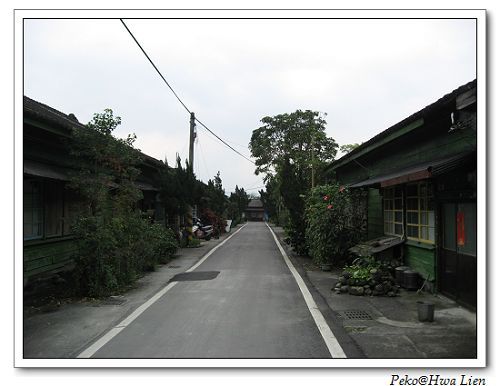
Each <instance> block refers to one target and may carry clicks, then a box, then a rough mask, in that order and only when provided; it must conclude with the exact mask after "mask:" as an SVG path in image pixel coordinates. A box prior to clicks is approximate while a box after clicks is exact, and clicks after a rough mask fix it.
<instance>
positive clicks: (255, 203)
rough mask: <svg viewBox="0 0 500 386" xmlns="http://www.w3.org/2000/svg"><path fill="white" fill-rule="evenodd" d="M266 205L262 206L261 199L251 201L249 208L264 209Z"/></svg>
mask: <svg viewBox="0 0 500 386" xmlns="http://www.w3.org/2000/svg"><path fill="white" fill-rule="evenodd" d="M262 207H264V205H263V204H262V201H261V200H259V199H253V200H250V202H249V203H248V208H262Z"/></svg>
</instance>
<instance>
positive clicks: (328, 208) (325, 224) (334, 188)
mask: <svg viewBox="0 0 500 386" xmlns="http://www.w3.org/2000/svg"><path fill="white" fill-rule="evenodd" d="M354 205H355V204H354V202H353V193H351V192H350V191H349V189H346V188H345V187H343V186H341V185H339V184H331V185H323V186H317V187H315V188H313V189H312V190H311V193H310V195H309V197H308V199H307V203H306V224H307V228H306V242H307V247H308V249H309V255H310V256H311V257H312V258H313V259H314V261H315V262H316V263H317V264H325V263H334V262H335V261H337V260H338V259H340V258H342V257H344V255H345V254H346V252H347V249H348V248H350V247H351V246H353V245H354V244H355V243H356V242H357V241H358V240H359V238H360V236H361V227H360V226H359V223H360V221H359V220H360V219H359V218H357V217H359V214H357V213H360V211H359V210H355V208H354Z"/></svg>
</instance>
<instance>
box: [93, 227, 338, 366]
mask: <svg viewBox="0 0 500 386" xmlns="http://www.w3.org/2000/svg"><path fill="white" fill-rule="evenodd" d="M193 273H194V275H191V274H188V277H186V276H184V279H189V280H188V281H178V282H177V284H176V285H175V286H173V287H172V288H171V289H169V290H168V291H167V292H166V293H165V294H164V295H163V296H161V297H160V298H159V299H158V300H157V301H156V302H154V303H153V304H152V305H151V306H150V307H149V308H147V309H146V310H145V311H144V312H143V313H142V314H140V315H139V316H138V317H137V318H136V319H135V320H133V322H132V323H130V324H129V325H127V326H126V327H125V328H123V329H121V332H120V333H119V334H117V335H116V336H114V337H113V338H112V339H111V340H109V341H108V342H107V343H105V344H104V345H103V346H102V347H101V348H100V349H99V350H98V351H96V352H95V353H94V354H93V355H92V358H331V356H330V353H329V351H328V348H327V346H326V344H325V342H324V340H323V338H322V336H321V334H320V332H319V330H318V327H317V326H316V324H315V322H314V320H313V317H312V316H311V313H310V311H309V309H308V308H307V305H306V302H305V300H304V298H303V296H302V294H301V292H300V290H299V287H298V285H297V282H296V281H295V279H294V277H293V276H292V274H291V272H290V269H289V268H288V267H287V265H286V264H285V261H284V259H283V257H282V256H281V253H280V251H279V249H278V247H277V245H276V244H275V241H274V239H273V236H272V234H271V232H270V231H269V229H268V228H267V226H266V224H265V223H257V222H253V223H248V224H247V225H246V226H245V227H244V228H243V229H241V230H240V231H239V232H238V233H237V234H235V235H234V236H233V237H232V238H231V239H229V240H227V242H226V243H225V244H224V245H222V246H221V247H220V248H218V249H217V250H216V251H215V252H214V253H213V254H212V255H211V256H209V257H208V259H206V260H205V261H204V262H203V263H202V264H201V265H200V266H198V267H197V268H196V269H195V270H194V271H193ZM189 276H191V277H189ZM200 279H203V280H200Z"/></svg>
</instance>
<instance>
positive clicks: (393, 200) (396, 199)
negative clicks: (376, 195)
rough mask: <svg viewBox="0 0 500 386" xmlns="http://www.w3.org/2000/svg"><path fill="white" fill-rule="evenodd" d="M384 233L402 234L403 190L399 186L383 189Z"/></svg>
mask: <svg viewBox="0 0 500 386" xmlns="http://www.w3.org/2000/svg"><path fill="white" fill-rule="evenodd" d="M383 195H384V234H386V235H394V236H402V235H403V190H402V189H401V188H400V187H393V188H387V189H384V192H383Z"/></svg>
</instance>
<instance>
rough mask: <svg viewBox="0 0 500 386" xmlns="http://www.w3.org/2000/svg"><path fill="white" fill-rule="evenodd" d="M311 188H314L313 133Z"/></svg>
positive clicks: (312, 142)
mask: <svg viewBox="0 0 500 386" xmlns="http://www.w3.org/2000/svg"><path fill="white" fill-rule="evenodd" d="M311 188H314V134H313V135H312V137H311Z"/></svg>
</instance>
